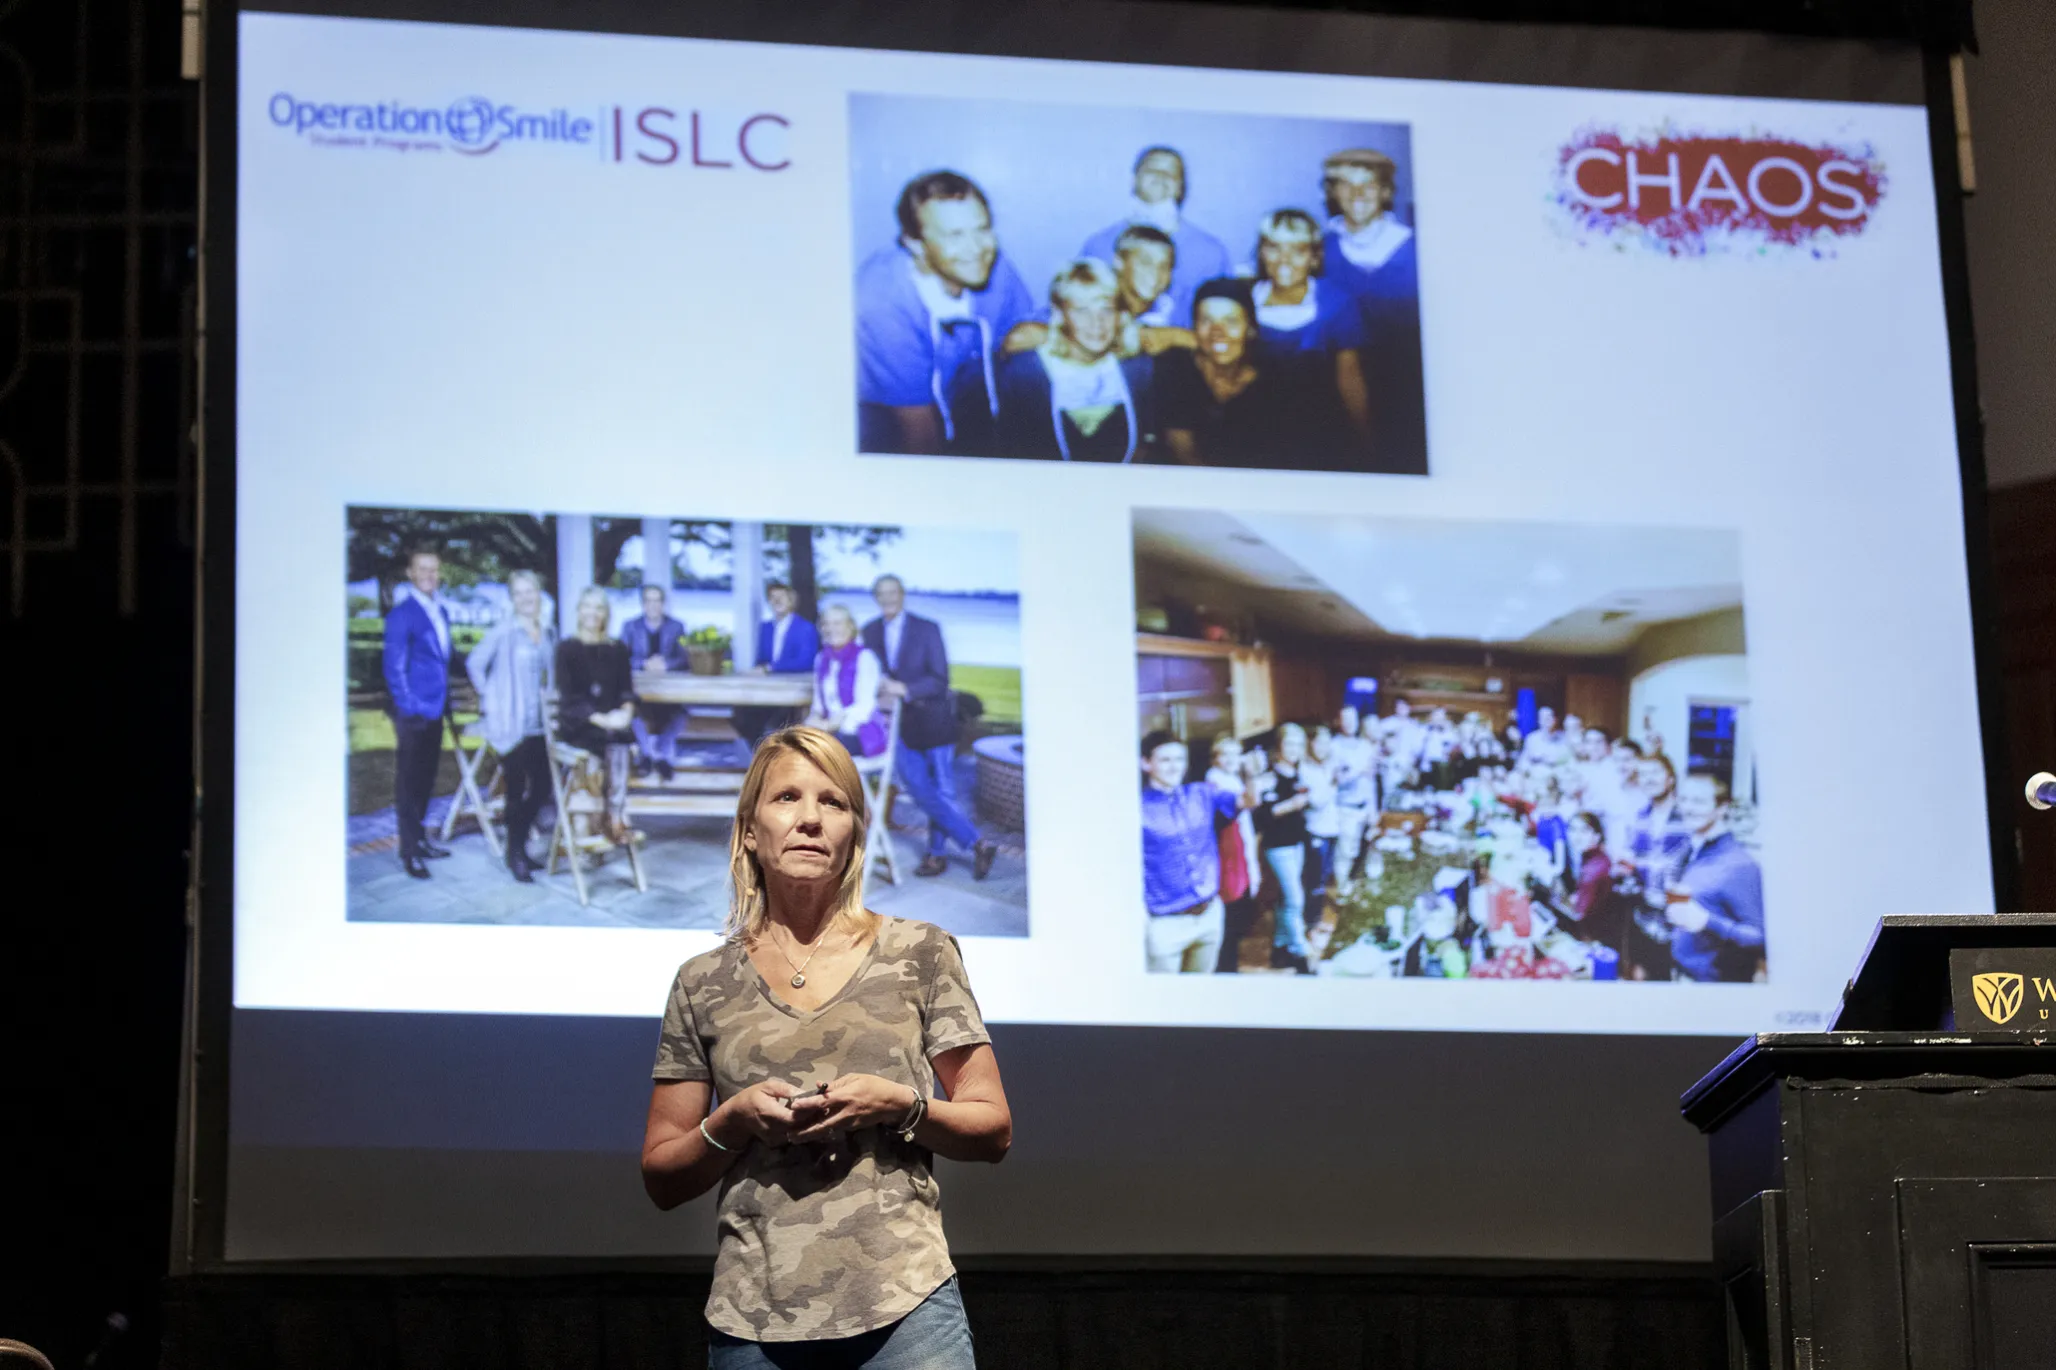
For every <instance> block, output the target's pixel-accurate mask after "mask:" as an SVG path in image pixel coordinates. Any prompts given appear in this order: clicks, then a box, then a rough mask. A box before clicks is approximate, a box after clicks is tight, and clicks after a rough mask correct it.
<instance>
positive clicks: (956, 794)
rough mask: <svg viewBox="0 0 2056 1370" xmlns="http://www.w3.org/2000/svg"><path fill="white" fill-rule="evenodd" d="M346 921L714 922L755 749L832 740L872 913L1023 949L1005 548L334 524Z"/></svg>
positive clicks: (775, 530)
mask: <svg viewBox="0 0 2056 1370" xmlns="http://www.w3.org/2000/svg"><path fill="white" fill-rule="evenodd" d="M348 525H349V526H348V532H347V542H348V567H349V569H348V583H347V585H346V587H345V602H346V618H345V632H346V640H347V642H348V676H349V679H348V684H347V690H348V718H349V741H348V745H349V769H348V777H349V779H348V785H349V795H348V809H347V812H348V820H347V821H348V826H349V834H348V843H349V858H348V873H349V874H348V878H349V897H348V913H349V917H350V918H351V919H352V920H358V921H372V922H431V923H486V924H555V925H571V926H625V927H669V928H710V929H712V928H719V927H720V926H721V923H722V919H723V917H724V916H725V914H726V911H727V908H728V902H727V898H728V897H727V882H728V879H729V867H730V859H731V854H730V852H729V848H728V829H729V825H730V823H731V821H732V819H733V816H734V806H735V799H736V795H737V794H738V793H739V791H740V785H741V781H742V777H743V775H744V773H745V772H746V771H747V770H748V767H749V764H750V758H751V756H752V754H753V752H754V749H755V747H756V744H757V743H758V742H759V741H760V740H762V739H763V738H764V737H766V736H768V735H770V734H771V733H773V732H775V731H777V730H778V729H780V728H783V727H786V726H789V725H793V724H802V723H804V724H807V725H809V726H812V727H816V728H820V729H823V730H825V731H827V732H829V733H832V734H834V735H835V736H836V737H837V738H838V739H840V740H841V742H842V743H843V745H844V747H845V748H847V749H848V751H849V754H850V756H851V758H852V760H853V761H854V762H855V763H856V766H857V769H858V772H859V774H860V776H861V777H862V778H863V781H864V783H865V786H866V788H867V790H868V791H870V792H871V795H870V797H871V805H872V810H873V815H874V817H873V823H874V828H873V831H872V832H871V833H870V836H869V848H870V854H871V862H870V867H871V868H870V870H869V871H868V872H867V879H868V885H867V888H868V890H869V895H868V898H869V901H870V903H871V904H872V905H873V906H874V907H876V908H877V909H879V910H880V911H881V912H890V913H894V914H896V915H898V916H902V917H909V918H919V919H924V920H927V921H930V922H934V923H937V924H939V925H941V926H943V927H944V928H946V929H948V930H949V931H951V932H953V933H957V934H961V935H976V936H1016V937H1025V936H1027V935H1028V902H1027V849H1026V832H1025V828H1026V821H1025V806H1024V803H1023V799H1022V796H1023V792H1024V785H1025V781H1024V768H1023V764H1022V758H1023V732H1022V709H1021V660H1020V595H1019V589H1018V568H1017V565H1016V555H1015V547H1014V539H1013V538H1012V537H1011V535H1008V534H1005V533H996V532H992V531H987V530H955V529H930V528H908V527H902V526H897V525H855V524H773V523H760V522H748V521H742V520H706V519H690V518H674V517H665V516H658V517H647V516H624V517H604V516H596V515H582V514H581V515H571V514H554V515H549V514H545V515H536V514H515V513H501V512H491V511H447V510H415V509H386V508H365V507H354V508H352V509H350V510H349V514H348Z"/></svg>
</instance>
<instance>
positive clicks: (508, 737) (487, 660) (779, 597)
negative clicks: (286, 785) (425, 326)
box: [387, 553, 998, 883]
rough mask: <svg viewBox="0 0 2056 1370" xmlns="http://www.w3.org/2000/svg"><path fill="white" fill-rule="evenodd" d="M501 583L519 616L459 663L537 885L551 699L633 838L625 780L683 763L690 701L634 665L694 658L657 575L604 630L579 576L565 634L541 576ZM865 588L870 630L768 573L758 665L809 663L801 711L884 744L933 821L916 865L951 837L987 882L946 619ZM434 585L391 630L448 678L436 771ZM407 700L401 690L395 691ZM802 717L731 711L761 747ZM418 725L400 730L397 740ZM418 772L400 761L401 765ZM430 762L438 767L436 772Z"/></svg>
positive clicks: (870, 751)
mask: <svg viewBox="0 0 2056 1370" xmlns="http://www.w3.org/2000/svg"><path fill="white" fill-rule="evenodd" d="M421 555H422V557H423V558H425V560H423V561H421V563H420V575H421V578H422V579H423V580H424V581H428V580H430V579H431V578H432V577H433V576H435V575H436V574H437V572H438V568H437V567H436V566H435V565H434V564H433V563H434V562H435V560H436V559H435V557H434V554H433V553H423V554H421ZM508 590H509V598H510V603H511V605H512V612H511V613H510V614H509V615H508V616H507V618H506V619H505V620H504V621H502V622H501V623H500V624H498V625H496V626H495V627H494V628H493V629H491V630H490V631H489V632H488V633H487V634H486V635H485V637H484V638H483V639H482V640H481V642H480V644H479V646H478V647H477V648H476V649H474V650H473V651H472V652H471V653H470V654H469V656H468V657H467V658H466V661H465V668H466V671H467V672H468V674H469V675H470V678H471V681H472V683H473V685H474V687H475V688H476V690H477V693H478V699H479V706H480V725H479V726H480V730H481V733H482V735H483V736H484V738H485V741H486V742H487V744H488V745H489V746H490V747H492V749H493V750H494V752H495V753H497V755H498V756H499V757H500V759H501V763H500V764H501V767H502V774H503V775H504V777H505V785H506V793H507V802H506V807H505V817H506V822H507V839H508V840H507V844H506V864H507V868H508V871H509V873H510V874H511V875H512V876H513V878H514V879H515V880H517V881H520V882H523V883H529V882H531V881H532V880H533V872H534V871H535V870H536V869H537V867H538V866H539V865H540V864H541V863H539V862H537V861H536V860H535V859H534V857H533V856H532V855H531V854H530V852H529V851H528V847H527V839H528V837H529V835H530V834H531V832H532V830H533V828H534V825H535V822H536V819H537V817H538V815H539V814H540V812H541V810H542V808H543V806H544V803H545V801H546V797H547V794H548V787H549V773H548V771H547V770H546V769H545V767H546V766H547V764H548V762H547V759H546V752H545V749H544V746H543V739H544V736H545V734H544V721H543V707H544V705H543V701H544V700H545V699H546V698H547V697H548V696H549V695H551V694H552V693H553V692H554V694H555V695H556V698H557V700H558V716H557V723H556V729H557V736H558V738H559V740H560V741H562V742H564V743H566V744H568V745H569V746H571V747H574V748H577V749H579V750H580V751H583V752H586V753H588V754H590V755H591V756H592V757H593V758H594V759H595V761H596V762H597V763H598V765H599V767H600V771H599V773H600V774H601V775H602V776H603V777H604V790H605V801H606V802H605V816H604V819H603V820H602V821H603V822H604V823H605V824H606V825H607V829H608V831H609V832H610V833H612V834H613V835H615V836H616V837H625V836H627V835H628V810H629V793H630V787H631V783H632V779H633V778H634V777H637V776H641V777H648V776H650V775H652V774H654V775H655V776H656V777H657V779H658V780H659V781H660V782H668V781H670V780H671V779H672V778H673V776H674V774H675V772H676V770H677V768H678V767H680V766H683V765H686V764H688V761H687V758H686V756H685V754H684V745H685V744H684V732H685V723H686V711H685V709H684V708H683V707H682V706H679V705H676V704H669V703H663V702H657V701H651V700H646V699H641V698H639V697H638V695H637V693H636V685H635V675H636V673H637V672H649V673H662V672H675V671H685V670H687V669H688V668H689V665H690V659H689V653H688V650H687V633H686V628H685V625H684V624H683V623H682V622H681V621H680V620H678V619H677V618H675V617H672V616H671V615H670V613H669V612H668V608H667V604H668V598H669V596H668V593H667V592H666V591H665V589H664V588H663V587H662V586H656V585H650V586H645V587H643V590H642V592H641V596H640V598H641V604H642V612H641V613H640V614H639V615H638V616H636V617H634V618H631V619H629V620H628V622H627V623H626V624H624V625H623V626H622V629H621V631H620V633H619V634H618V636H611V637H610V636H609V635H608V631H607V628H608V622H609V618H610V607H609V604H608V600H607V594H606V592H605V591H604V590H602V589H600V588H598V587H595V586H588V587H586V588H585V589H584V590H582V591H581V592H580V593H579V596H578V600H577V602H576V610H575V613H574V622H575V624H576V631H575V632H574V633H572V634H571V635H570V636H568V637H565V638H564V639H562V640H561V641H559V640H558V639H557V636H556V634H555V632H554V630H552V629H551V628H550V626H549V625H548V623H547V621H546V619H545V617H544V614H543V595H542V588H541V582H540V580H539V579H538V578H537V577H536V576H535V574H534V573H533V572H529V571H515V572H513V573H512V574H511V575H510V576H509V577H508ZM871 594H872V599H873V602H874V603H875V604H876V605H877V607H878V611H879V612H878V614H877V616H876V617H875V618H872V619H870V620H869V621H867V622H866V623H864V624H863V625H862V626H861V627H859V625H858V624H857V622H856V619H855V616H854V615H853V614H852V613H851V612H850V610H849V609H848V608H847V607H846V606H844V605H842V604H839V603H829V604H827V605H824V606H823V607H822V609H821V612H820V615H819V619H818V623H815V624H810V623H807V622H806V621H804V620H803V619H801V618H799V617H798V615H797V614H796V612H795V610H796V607H797V603H798V599H797V596H796V595H795V594H794V593H793V590H792V587H791V586H789V585H786V584H785V583H783V582H779V581H773V582H771V583H770V584H769V585H768V586H767V588H766V593H765V601H766V605H767V607H768V609H769V610H770V616H769V617H768V619H766V620H764V621H762V622H761V623H760V624H759V627H758V636H757V668H756V669H757V670H759V671H761V672H766V673H769V672H779V673H787V674H798V673H800V672H806V673H808V674H810V675H811V676H812V679H813V686H814V689H813V701H812V704H811V707H810V708H809V709H808V710H807V711H806V713H805V715H804V720H805V721H806V722H807V723H808V724H809V725H811V726H814V727H818V728H821V729H823V730H825V731H828V732H831V733H834V734H835V735H836V736H838V737H839V738H840V739H841V740H842V742H843V744H844V746H845V747H847V748H848V749H849V751H850V754H851V755H852V756H853V757H857V758H861V759H864V760H877V759H881V758H883V757H884V756H885V754H886V752H887V751H888V750H890V751H891V753H892V756H891V775H892V780H893V783H894V784H895V785H896V786H897V787H898V788H900V789H902V790H904V791H905V792H906V794H907V796H908V798H910V799H912V800H913V801H914V803H915V805H916V806H917V807H918V808H919V809H920V810H921V811H922V813H923V814H925V815H926V816H927V819H928V850H927V853H926V855H925V856H924V857H923V859H922V860H921V862H920V864H919V865H918V866H916V867H915V873H916V874H917V875H922V876H936V875H940V874H942V873H943V872H944V871H946V870H947V869H948V868H949V856H950V851H951V848H952V847H955V848H956V849H957V850H958V851H959V852H961V853H962V854H963V855H965V856H967V857H968V858H969V859H970V863H971V870H972V875H973V877H974V878H975V879H979V880H983V879H985V878H986V877H987V876H988V875H989V874H990V873H991V870H992V865H993V861H994V859H995V858H996V856H997V854H998V846H997V844H996V843H994V842H992V841H990V840H989V839H987V838H986V837H984V836H983V835H982V834H981V833H980V832H979V831H978V828H977V826H976V825H975V824H974V823H973V822H972V821H971V819H970V818H969V816H968V815H966V813H965V812H964V809H963V806H962V805H961V804H960V803H959V801H958V799H957V784H956V746H957V741H958V738H959V735H960V732H961V724H960V722H959V719H958V716H957V703H956V696H955V694H954V693H953V692H952V690H951V688H950V672H949V651H948V647H947V644H946V642H945V640H944V634H943V630H942V627H941V625H940V624H938V623H936V622H935V621H934V620H932V619H929V618H924V617H922V616H921V615H919V614H913V613H909V612H907V609H906V588H905V586H904V584H903V583H902V582H901V581H900V579H899V577H897V576H894V575H883V576H880V577H878V579H877V580H876V581H875V582H874V583H873V585H872V587H871ZM434 596H435V585H434V584H429V585H428V588H427V590H426V591H425V592H424V591H421V590H420V589H419V587H417V592H416V594H414V595H411V596H409V597H408V598H407V599H405V600H403V601H402V602H401V603H402V605H414V606H416V607H414V608H413V609H410V610H408V611H407V613H404V614H403V613H401V612H400V608H399V606H396V608H395V611H394V613H393V614H392V615H389V616H388V626H387V640H388V644H389V647H388V658H389V661H390V660H392V659H393V656H394V652H395V650H396V649H397V650H399V651H401V652H404V651H406V650H407V648H408V644H409V643H411V642H415V641H417V640H423V639H425V640H426V641H427V642H428V643H429V648H428V650H427V651H425V652H424V651H421V650H418V649H417V650H416V656H417V657H421V658H423V659H426V658H427V657H430V656H433V660H431V661H429V663H428V665H427V667H426V669H425V671H423V672H417V675H419V677H420V679H422V680H432V679H433V678H434V677H436V676H437V675H438V673H440V677H441V679H442V681H443V690H444V693H443V694H441V695H438V696H437V698H436V700H435V702H434V703H433V705H424V706H422V717H423V719H424V720H427V719H433V722H434V729H435V737H434V738H433V739H432V740H431V741H427V742H422V743H420V744H419V746H420V748H421V749H422V750H423V752H424V754H425V755H427V756H428V757H429V762H428V763H426V764H429V765H430V766H431V767H432V764H433V762H434V759H435V758H436V757H437V756H439V754H440V747H441V743H440V729H441V718H442V711H443V708H444V706H445V705H444V702H445V700H446V698H447V676H448V669H449V668H448V664H447V663H448V655H449V651H448V646H447V642H448V637H447V627H445V630H444V636H443V637H442V639H440V641H441V642H442V644H443V645H442V647H441V648H440V654H439V655H436V654H435V653H436V648H435V645H434V644H435V641H436V639H434V638H433V636H432V634H427V633H426V632H425V627H424V626H423V625H426V624H428V623H430V622H432V620H430V619H429V616H428V610H429V607H434V613H435V615H436V616H439V617H441V618H443V619H444V620H445V621H446V615H444V614H443V611H442V610H441V608H440V607H439V606H435V598H434ZM417 620H419V621H420V622H419V623H417ZM396 679H397V680H398V681H399V683H400V685H401V686H403V687H404V686H406V685H407V683H408V681H409V679H410V677H409V676H408V674H407V672H406V670H404V669H402V670H400V671H399V672H398V674H397V675H396V674H395V672H394V671H393V670H392V669H391V668H389V669H388V680H389V683H390V682H392V681H394V680H396ZM424 688H425V687H424ZM414 693H415V694H420V693H421V690H420V689H416V690H415V691H414ZM401 698H402V695H401V694H400V693H399V692H398V691H397V690H396V691H395V693H394V699H395V700H396V701H398V700H400V699H401ZM793 721H798V720H796V719H795V718H794V716H793V714H792V712H791V711H781V710H777V709H766V708H744V709H739V710H737V711H736V713H735V715H734V723H735V726H736V730H737V732H738V733H739V735H740V736H741V737H742V738H743V740H744V741H745V742H747V743H749V744H751V745H752V746H754V745H755V743H756V741H757V740H758V739H759V738H761V737H762V736H764V735H765V734H766V733H768V732H769V731H771V730H773V729H775V728H777V727H781V726H784V725H785V724H786V723H788V722H793ZM416 731H421V730H416ZM409 735H410V734H409V733H408V732H405V731H403V732H402V733H401V736H402V737H403V738H404V737H407V736H409ZM431 747H432V748H433V750H428V749H429V748H431ZM405 760H406V762H407V764H409V765H413V766H415V767H417V768H419V767H420V766H422V765H423V764H424V763H422V762H420V761H419V760H418V759H417V758H415V757H413V756H409V757H407V758H405ZM414 773H415V772H408V771H406V770H405V767H402V774H403V776H404V775H410V774H414ZM427 773H428V774H429V775H430V776H432V775H433V771H432V769H430V770H429V771H428V772H427ZM421 789H422V795H421V798H420V800H419V807H420V809H421V810H422V811H423V812H425V809H426V803H427V801H426V784H425V783H424V784H423V785H422V786H421ZM409 797H410V798H411V797H412V796H411V795H410V796H409ZM396 808H397V806H396ZM398 816H399V818H400V820H401V831H402V834H403V839H404V836H405V835H406V834H407V833H409V832H410V831H411V832H413V833H415V834H416V835H417V840H416V842H415V843H414V844H407V843H405V842H404V841H403V854H402V861H403V864H406V865H407V866H408V869H409V871H410V873H413V872H415V871H416V870H417V869H418V870H419V872H420V878H426V869H427V868H426V867H425V866H424V865H422V864H421V861H420V859H419V856H418V854H417V853H416V852H415V851H414V850H412V848H414V847H418V846H419V844H420V842H421V841H424V840H425V838H423V837H421V836H420V834H421V833H422V831H423V830H422V820H421V817H420V816H417V815H414V814H412V812H411V811H402V812H399V813H398ZM429 847H430V848H431V851H430V854H446V853H443V852H442V849H441V848H437V847H434V845H433V843H430V844H429Z"/></svg>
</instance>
